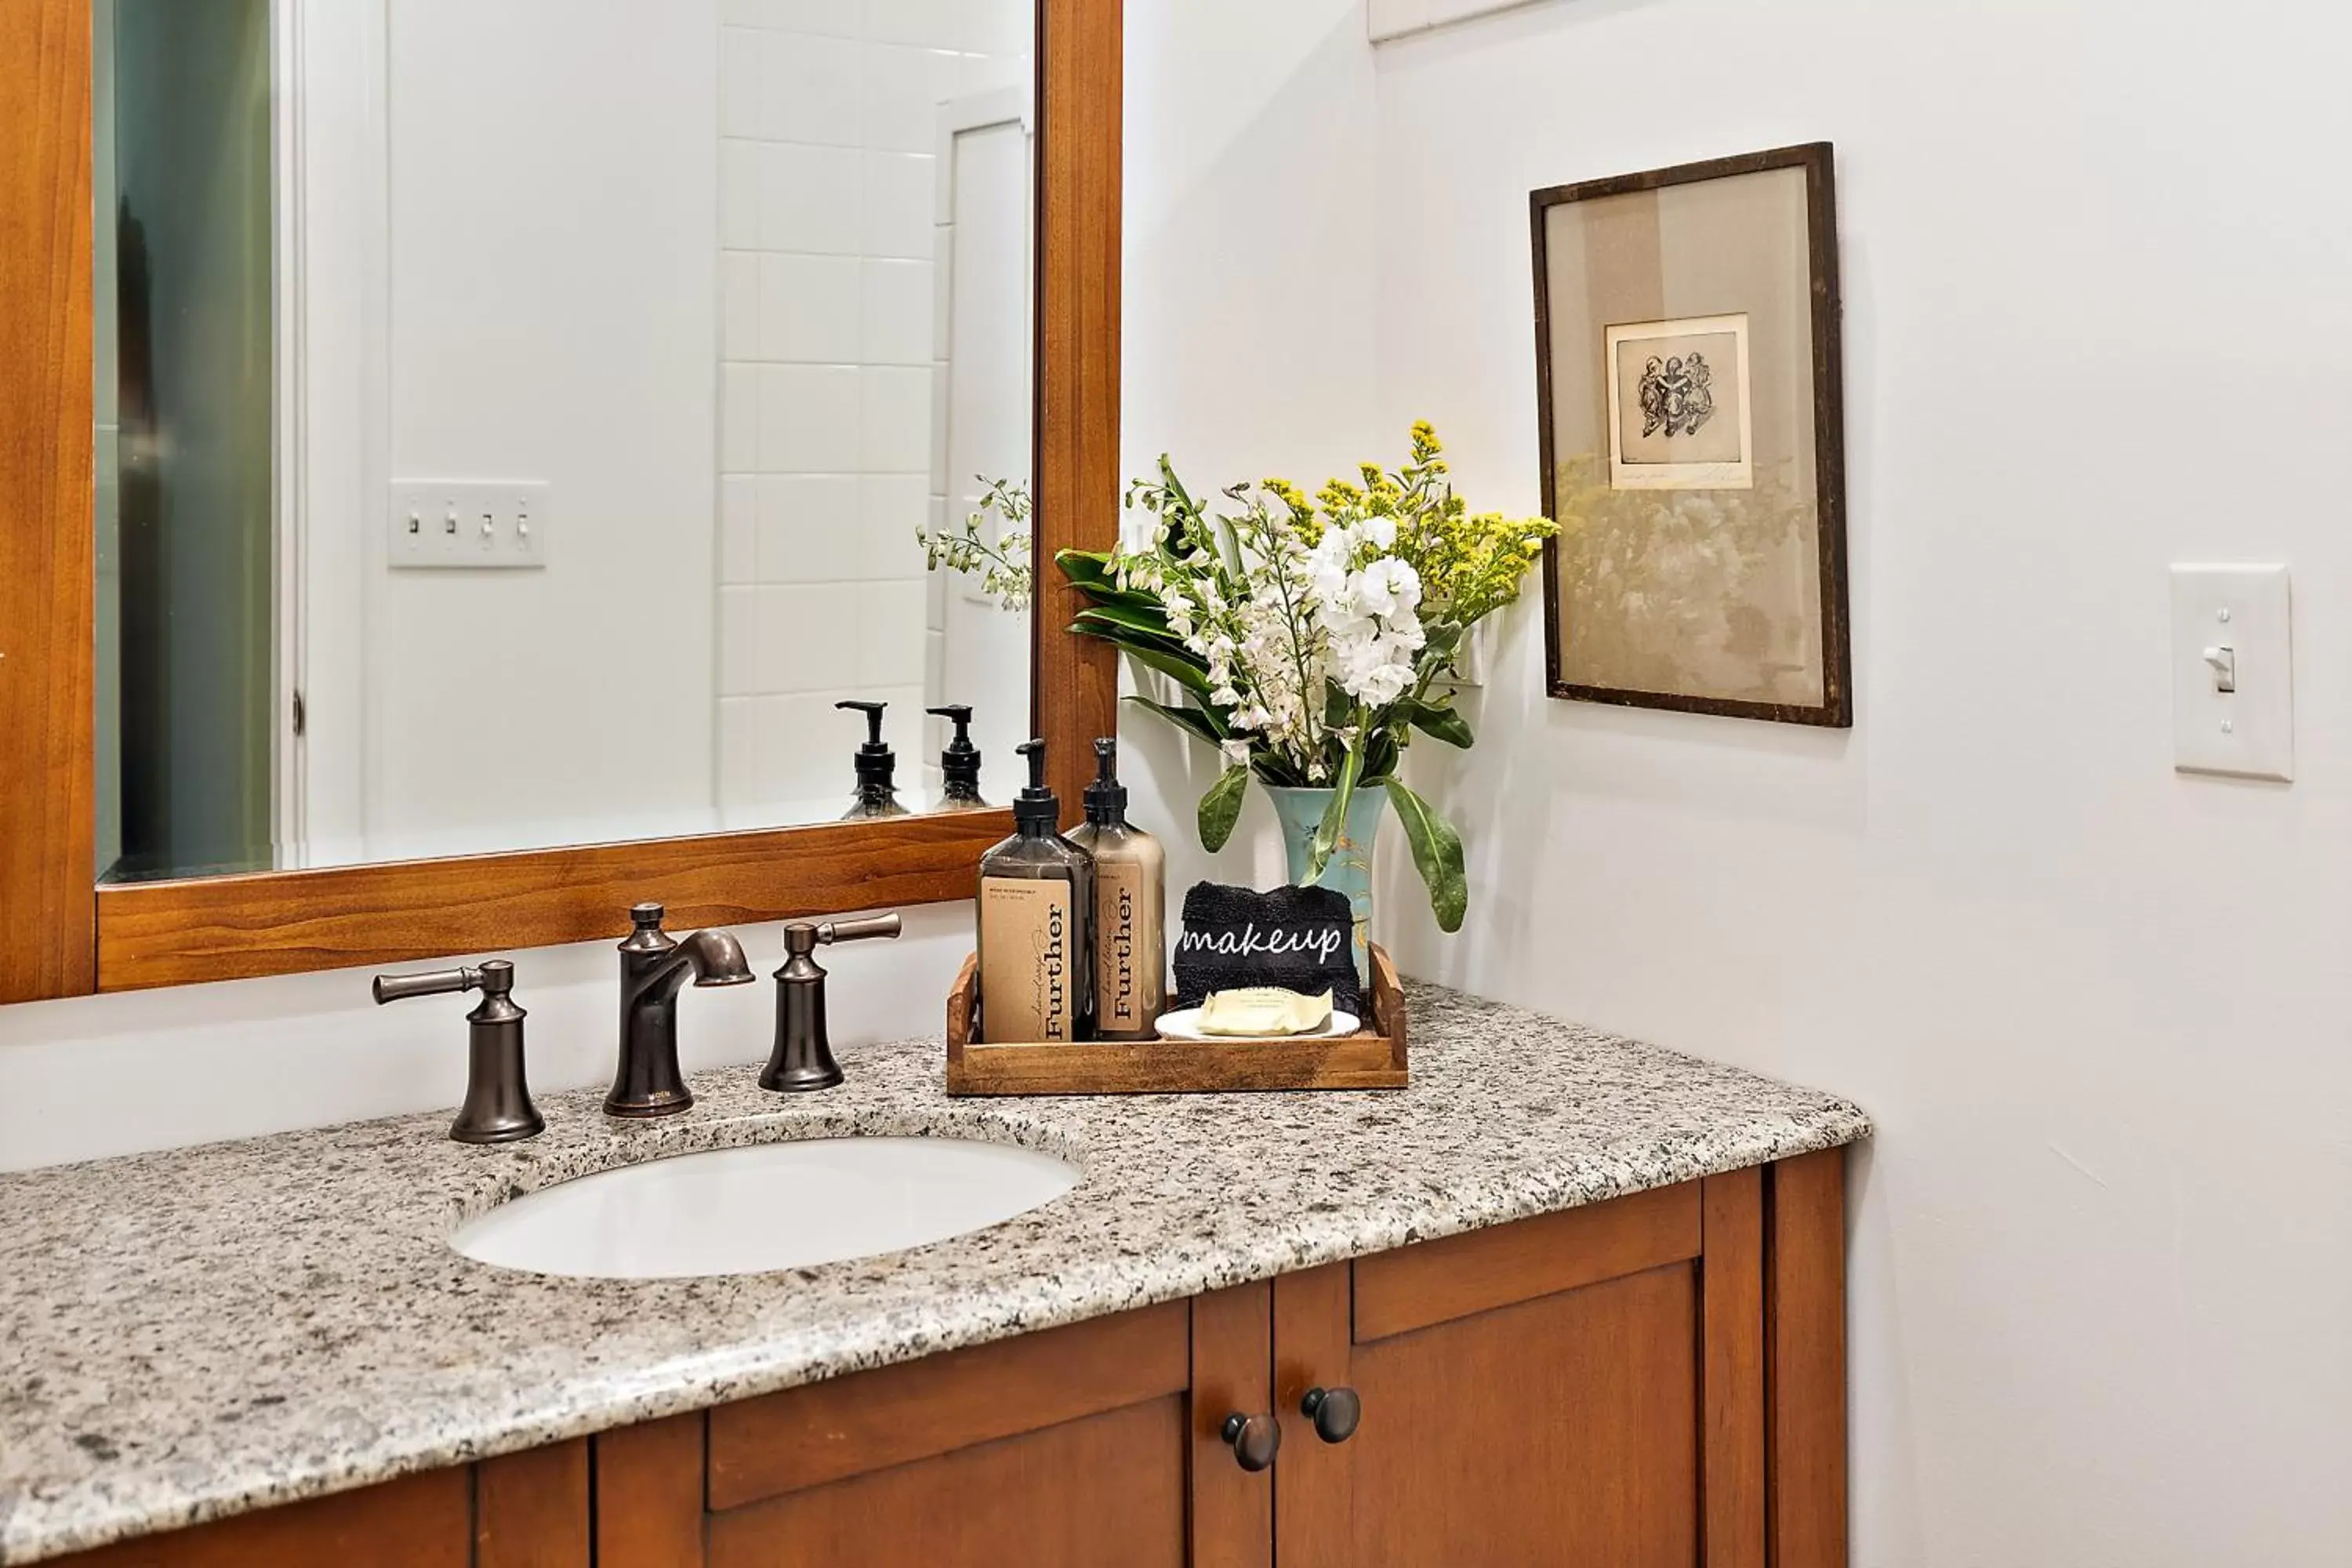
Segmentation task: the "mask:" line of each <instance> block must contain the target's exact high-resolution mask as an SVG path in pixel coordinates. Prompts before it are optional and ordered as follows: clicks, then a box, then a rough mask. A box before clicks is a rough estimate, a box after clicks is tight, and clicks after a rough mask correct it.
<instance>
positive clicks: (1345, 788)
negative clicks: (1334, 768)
mask: <svg viewBox="0 0 2352 1568" xmlns="http://www.w3.org/2000/svg"><path fill="white" fill-rule="evenodd" d="M1363 768H1364V753H1363V752H1362V751H1360V749H1358V748H1357V747H1354V746H1350V747H1349V748H1348V755H1347V759H1346V760H1345V761H1343V762H1342V763H1340V764H1339V778H1338V779H1336V780H1334V781H1333V783H1332V785H1331V804H1330V805H1327V806H1325V807H1324V808H1323V820H1322V821H1320V822H1318V823H1317V824H1316V825H1315V840H1314V842H1313V844H1311V845H1310V846H1309V847H1308V848H1307V881H1309V882H1312V881H1314V880H1315V879H1316V878H1318V877H1320V876H1321V875H1322V874H1323V868H1324V867H1326V866H1328V865H1329V864H1330V863H1331V853H1332V851H1333V850H1335V849H1337V848H1339V838H1340V836H1341V835H1342V834H1344V833H1345V832H1347V830H1348V807H1349V805H1352V804H1354V802H1355V798H1356V781H1357V779H1359V778H1360V777H1361V776H1363Z"/></svg>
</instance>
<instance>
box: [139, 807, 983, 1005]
mask: <svg viewBox="0 0 2352 1568" xmlns="http://www.w3.org/2000/svg"><path fill="white" fill-rule="evenodd" d="M1012 830H1013V819H1012V816H1011V815H1010V814H1009V813H1007V812H1003V811H985V812H982V811H975V812H958V813H947V814H943V815H940V816H902V817H892V818H890V819H888V820H887V821H882V822H875V823H858V824H856V825H854V826H853V825H848V824H843V825H839V826H818V827H782V828H773V829H770V830H767V831H764V832H757V833H732V834H723V835H719V836H718V837H708V838H669V839H657V840H655V841H653V842H650V843H640V844H605V845H598V846H595V847H589V848H572V849H550V850H531V851H526V852H519V853H515V854H510V855H481V856H474V857H469V858H462V859H450V860H407V861H401V862H398V863H395V864H391V865H382V866H339V867H329V868H322V869H320V870H315V871H283V872H263V873H257V874H254V875H250V876H241V877H202V878H191V879H187V880H184V881H172V882H127V883H122V884H120V885H112V886H108V887H103V888H100V889H99V894H98V909H99V927H98V931H99V954H98V983H99V989H100V990H101V991H130V990H136V989H139V988H141V987H143V986H152V985H187V984H195V983H197V982H200V981H207V980H238V979H245V978H247V977H250V976H253V975H259V974H291V973H299V972H301V971H305V970H313V969H341V968H348V967H351V966H352V965H355V964H369V963H409V962H412V961H415V960H419V959H429V958H439V957H443V956H446V955H447V954H450V953H467V952H490V951H492V950H494V949H500V948H505V949H512V948H517V947H536V946H546V945H549V944H551V943H555V942H592V941H595V940H597V939H599V938H604V937H611V938H615V939H617V938H619V937H622V936H625V935H626V934H627V932H628V930H629V906H630V905H631V904H633V903H635V902H636V901H638V900H642V899H653V900H658V901H660V902H661V903H663V904H665V905H667V906H668V910H669V919H670V923H671V925H672V927H673V928H674V929H680V930H682V929H685V928H687V927H689V926H704V925H747V924H751V923H753V922H755V921H775V920H791V919H794V918H796V917H799V916H803V915H815V914H828V913H833V912H835V911H838V910H856V909H878V908H883V907H886V906H891V905H898V904H919V903H937V902H940V901H943V900H950V899H965V898H970V897H971V882H972V868H973V867H974V866H975V865H976V864H977V863H978V861H979V858H980V855H981V853H982V851H983V850H985V849H986V848H987V847H988V846H990V845H991V844H993V843H995V842H996V841H997V840H998V839H1000V838H1003V837H1004V836H1005V835H1006V834H1008V833H1010V832H1011V831H1012Z"/></svg>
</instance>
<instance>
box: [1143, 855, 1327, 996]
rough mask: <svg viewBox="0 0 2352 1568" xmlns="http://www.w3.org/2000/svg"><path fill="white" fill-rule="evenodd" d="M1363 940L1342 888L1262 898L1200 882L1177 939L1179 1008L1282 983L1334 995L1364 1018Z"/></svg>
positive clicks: (1281, 891)
mask: <svg viewBox="0 0 2352 1568" xmlns="http://www.w3.org/2000/svg"><path fill="white" fill-rule="evenodd" d="M1355 936H1356V917H1355V911H1354V910H1352V909H1350V908H1349V903H1348V895H1347V894H1345V893H1342V892H1339V891H1338V890H1337V889H1332V888H1276V889H1274V890H1273V891H1271V892H1266V893H1258V892H1253V891H1251V890H1250V889H1247V888H1228V887H1225V886H1223V885H1222V884H1220V883H1216V882H1198V883H1195V884H1194V885H1193V887H1192V890H1191V891H1190V892H1187V893H1186V894H1185V895H1184V929H1183V930H1182V931H1181V932H1179V933H1178V935H1177V938H1176V1000H1175V1003H1174V1005H1176V1006H1178V1007H1197V1006H1199V1005H1201V1004H1202V1002H1204V1001H1206V1000H1207V999H1208V995H1209V993H1210V992H1212V991H1237V990H1240V989H1241V988H1242V987H1244V986H1245V985H1279V986H1281V987H1283V988H1284V989H1285V990H1288V991H1296V992H1297V993H1298V994H1300V995H1302V996H1320V995H1321V994H1323V993H1324V992H1326V991H1328V992H1329V993H1331V1005H1332V1006H1334V1007H1336V1008H1338V1009H1339V1011H1340V1012H1342V1013H1353V1014H1354V1015H1356V1016H1357V1017H1359V1018H1360V1017H1362V1016H1364V1007H1363V993H1362V991H1361V989H1360V987H1359V986H1358V984H1356V954H1355Z"/></svg>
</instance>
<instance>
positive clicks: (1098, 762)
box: [1087, 735, 1127, 827]
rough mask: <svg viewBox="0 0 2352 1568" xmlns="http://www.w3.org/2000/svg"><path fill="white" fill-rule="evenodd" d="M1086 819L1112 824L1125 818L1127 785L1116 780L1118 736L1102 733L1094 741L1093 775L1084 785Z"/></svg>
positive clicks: (1112, 825)
mask: <svg viewBox="0 0 2352 1568" xmlns="http://www.w3.org/2000/svg"><path fill="white" fill-rule="evenodd" d="M1126 820H1127V786H1126V785H1125V784H1121V783H1119V782H1118V738H1117V737H1116V736H1111V735H1105V736H1104V737H1102V739H1100V740H1098V741H1097V742H1095V777H1094V782H1093V783H1092V784H1088V785H1087V821H1088V822H1091V823H1093V824H1094V825H1095V826H1097V827H1116V826H1118V825H1119V824H1120V823H1122V822H1125V821H1126Z"/></svg>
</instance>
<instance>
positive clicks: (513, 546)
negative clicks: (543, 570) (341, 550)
mask: <svg viewBox="0 0 2352 1568" xmlns="http://www.w3.org/2000/svg"><path fill="white" fill-rule="evenodd" d="M553 504H554V491H553V490H552V489H551V488H550V486H549V485H548V484H547V483H546V481H544V480H541V479H512V480H489V481H484V480H479V479H396V480H394V482H393V486H392V508H391V512H390V518H389V521H390V524H391V526H390V529H389V530H388V531H389V534H390V547H389V549H388V550H387V551H386V560H385V564H386V565H388V566H391V567H392V568H393V569H394V570H395V571H402V570H414V569H416V568H420V567H421V568H428V569H439V570H442V571H498V570H515V569H523V570H530V569H536V568H540V567H544V566H545V565H546V564H547V561H548V554H547V545H548V539H547V520H548V517H549V515H550V512H551V510H552V507H553ZM428 517H432V518H437V519H439V520H440V526H439V527H438V528H433V529H428V528H425V526H424V521H425V519H426V518H428ZM467 520H470V521H467Z"/></svg>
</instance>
